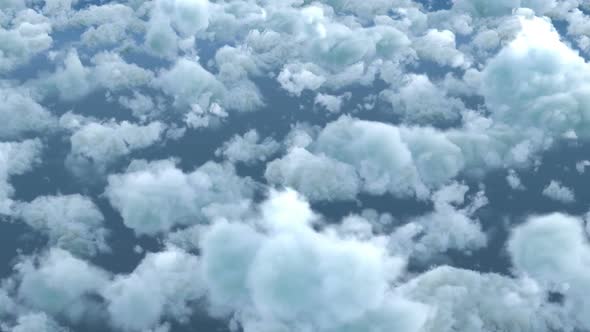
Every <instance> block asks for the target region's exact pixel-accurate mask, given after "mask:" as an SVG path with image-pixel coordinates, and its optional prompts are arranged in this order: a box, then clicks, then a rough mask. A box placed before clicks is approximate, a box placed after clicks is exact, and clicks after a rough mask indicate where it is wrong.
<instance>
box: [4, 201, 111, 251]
mask: <svg viewBox="0 0 590 332" xmlns="http://www.w3.org/2000/svg"><path fill="white" fill-rule="evenodd" d="M13 214H14V216H15V217H17V218H19V219H21V220H23V221H24V222H25V223H27V224H28V225H29V226H31V228H33V229H34V230H36V231H38V232H40V233H42V234H44V235H46V236H47V237H48V238H49V246H51V247H59V248H63V249H66V250H68V251H70V252H72V253H75V254H78V255H82V256H94V255H97V254H98V253H100V252H107V251H109V250H110V248H109V246H108V244H107V243H106V237H107V235H108V233H109V232H108V230H107V229H106V228H105V226H104V217H103V215H102V213H101V212H100V210H99V209H98V207H97V206H96V205H95V204H94V203H93V202H92V201H91V200H90V199H89V198H88V197H84V196H82V195H79V194H74V195H62V196H39V197H37V198H35V199H34V200H32V201H31V202H18V203H16V204H15V206H14V212H13Z"/></svg>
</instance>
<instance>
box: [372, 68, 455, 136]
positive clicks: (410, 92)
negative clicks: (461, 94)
mask: <svg viewBox="0 0 590 332" xmlns="http://www.w3.org/2000/svg"><path fill="white" fill-rule="evenodd" d="M383 96H384V98H385V99H386V100H387V101H388V102H390V103H391V106H392V108H393V110H392V111H393V112H394V113H395V114H399V115H400V116H401V117H402V118H403V120H404V122H405V123H416V124H434V125H436V124H439V125H449V124H453V123H456V122H458V121H459V119H460V117H461V112H462V111H463V110H464V109H465V106H464V105H463V102H462V101H461V100H459V99H457V98H453V97H448V96H445V94H444V91H442V90H441V89H440V88H439V87H437V86H436V85H434V84H433V83H432V82H431V81H430V79H429V78H428V76H426V75H410V76H408V77H407V83H406V84H404V86H403V87H401V88H400V89H399V91H396V92H393V91H386V92H385V93H384V94H383Z"/></svg>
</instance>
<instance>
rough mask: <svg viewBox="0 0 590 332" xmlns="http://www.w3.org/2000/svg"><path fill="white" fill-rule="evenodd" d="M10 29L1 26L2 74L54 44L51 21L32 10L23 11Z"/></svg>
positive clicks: (0, 54) (0, 51)
mask: <svg viewBox="0 0 590 332" xmlns="http://www.w3.org/2000/svg"><path fill="white" fill-rule="evenodd" d="M11 23H12V24H11V26H10V27H9V28H8V29H5V28H4V27H2V26H0V72H8V71H11V70H13V69H15V68H17V67H19V66H21V65H24V64H26V63H27V62H29V60H30V59H31V58H32V57H33V56H35V55H36V54H39V53H41V52H43V51H46V50H47V49H49V48H50V47H51V46H52V44H53V39H52V38H51V36H50V33H51V23H50V22H49V20H48V19H47V18H46V17H45V16H43V15H41V14H39V13H37V12H36V11H34V10H32V9H26V10H22V11H20V12H19V13H18V15H17V16H16V17H15V18H14V19H13V20H12V22H11Z"/></svg>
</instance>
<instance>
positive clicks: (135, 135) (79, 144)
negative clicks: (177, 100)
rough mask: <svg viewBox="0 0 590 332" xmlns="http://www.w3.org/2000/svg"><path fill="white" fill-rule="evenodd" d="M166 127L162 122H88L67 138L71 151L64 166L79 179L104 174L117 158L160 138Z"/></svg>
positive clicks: (153, 142)
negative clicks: (93, 174) (89, 175)
mask: <svg viewBox="0 0 590 332" xmlns="http://www.w3.org/2000/svg"><path fill="white" fill-rule="evenodd" d="M165 128H166V127H165V125H164V124H162V123H161V122H152V123H149V124H147V125H137V124H134V123H130V122H127V121H123V122H121V123H116V122H105V123H99V122H92V121H91V122H89V123H87V124H83V125H82V126H81V127H80V128H77V129H76V130H75V131H74V133H73V134H72V136H71V137H70V144H71V150H70V153H69V154H68V156H67V158H66V166H67V167H68V168H69V169H70V170H71V171H72V172H74V174H76V175H77V176H79V177H81V178H83V177H84V176H86V175H88V173H91V172H95V173H97V174H99V175H100V174H104V173H105V172H106V171H107V170H108V169H109V167H110V166H111V165H112V164H113V163H115V162H116V161H117V160H120V159H121V158H123V157H126V156H128V155H130V154H131V153H133V152H134V151H138V150H141V149H145V148H147V147H150V146H152V145H154V144H156V143H157V142H158V141H160V140H161V139H162V136H163V133H164V130H165Z"/></svg>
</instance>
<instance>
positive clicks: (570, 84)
mask: <svg viewBox="0 0 590 332" xmlns="http://www.w3.org/2000/svg"><path fill="white" fill-rule="evenodd" d="M520 24H521V26H522V30H521V32H520V33H519V34H518V36H517V37H516V39H515V40H514V41H512V42H511V43H510V44H509V45H508V46H507V47H505V48H504V49H502V51H500V53H499V54H498V55H497V56H496V57H494V58H493V59H491V60H490V62H489V63H488V64H487V66H486V68H485V69H484V71H483V80H482V85H481V92H482V94H483V96H484V97H485V102H486V105H488V107H489V108H490V110H491V111H492V115H491V117H492V119H494V120H495V121H500V122H502V123H506V124H509V125H510V126H512V127H513V128H522V129H523V130H527V129H529V128H537V129H539V130H542V131H543V132H544V134H545V135H549V136H551V137H557V136H560V135H562V134H564V133H566V132H568V131H573V132H575V133H576V134H577V136H579V137H586V136H587V130H586V128H587V123H586V121H587V120H586V119H587V116H586V110H587V107H586V106H585V105H588V103H589V100H588V97H587V96H588V94H587V93H586V90H587V89H588V86H587V83H585V82H587V81H588V77H589V76H590V65H588V64H587V63H586V62H585V61H584V59H583V58H582V57H580V56H579V55H578V53H577V52H575V51H573V50H572V49H570V48H569V47H568V46H567V45H566V44H564V43H563V42H561V41H560V37H559V34H558V33H557V31H556V30H555V29H554V28H553V26H552V25H551V23H550V22H549V21H547V20H545V19H543V18H523V17H521V18H520ZM531 77H535V79H534V80H533V81H531V80H530V78H531Z"/></svg>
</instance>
